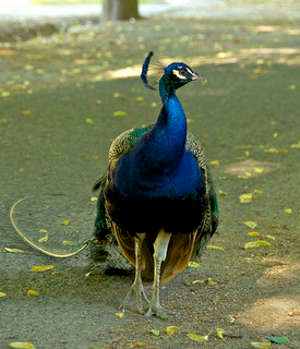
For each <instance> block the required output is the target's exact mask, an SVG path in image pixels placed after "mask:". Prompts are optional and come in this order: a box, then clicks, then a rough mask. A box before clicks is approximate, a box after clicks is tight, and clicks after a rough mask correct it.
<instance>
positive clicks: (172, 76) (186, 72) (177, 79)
mask: <svg viewBox="0 0 300 349" xmlns="http://www.w3.org/2000/svg"><path fill="white" fill-rule="evenodd" d="M164 75H165V77H166V78H167V80H168V82H169V83H170V84H171V85H172V86H173V87H174V88H175V89H177V88H179V87H181V86H183V85H185V84H187V83H188V82H191V81H194V80H198V79H199V78H201V77H200V75H199V74H197V73H196V72H194V71H193V70H192V69H191V68H190V67H189V66H188V65H187V64H185V63H180V62H175V63H171V64H169V65H168V66H167V67H166V68H165V69H164Z"/></svg>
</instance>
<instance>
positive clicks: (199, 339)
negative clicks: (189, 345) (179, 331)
mask: <svg viewBox="0 0 300 349" xmlns="http://www.w3.org/2000/svg"><path fill="white" fill-rule="evenodd" d="M187 336H188V337H189V338H190V339H191V340H192V341H195V342H198V343H203V342H207V341H208V335H206V336H200V335H199V334H197V333H194V332H190V333H188V334H187Z"/></svg>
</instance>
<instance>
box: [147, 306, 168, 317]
mask: <svg viewBox="0 0 300 349" xmlns="http://www.w3.org/2000/svg"><path fill="white" fill-rule="evenodd" d="M153 315H154V316H156V317H158V318H159V319H161V320H167V319H168V313H167V312H166V311H165V310H164V308H163V307H162V306H161V305H160V304H158V305H153V304H151V305H150V307H149V309H148V311H147V313H146V314H145V316H146V317H151V316H153Z"/></svg>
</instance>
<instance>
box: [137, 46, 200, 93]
mask: <svg viewBox="0 0 300 349" xmlns="http://www.w3.org/2000/svg"><path fill="white" fill-rule="evenodd" d="M152 56H153V52H152V51H151V52H149V54H148V55H147V57H146V58H145V61H144V64H143V67H142V73H141V79H142V80H143V82H144V84H145V86H146V87H148V88H150V89H152V90H154V89H155V88H153V87H152V86H151V85H149V83H148V77H147V73H148V69H149V65H150V60H151V58H152ZM163 71H164V75H163V78H164V79H165V81H166V82H167V84H168V85H169V87H171V88H174V89H175V90H176V89H178V88H179V87H182V86H184V85H185V84H187V83H189V82H191V81H194V80H198V79H199V80H201V81H202V82H206V79H205V78H204V77H202V76H201V75H199V74H197V73H196V72H194V71H193V70H192V69H191V68H190V67H189V66H188V65H187V64H185V63H182V62H175V63H171V64H169V65H168V66H167V67H164V68H163Z"/></svg>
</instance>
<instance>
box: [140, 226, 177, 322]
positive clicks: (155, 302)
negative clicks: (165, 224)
mask: <svg viewBox="0 0 300 349" xmlns="http://www.w3.org/2000/svg"><path fill="white" fill-rule="evenodd" d="M170 238H171V234H170V233H166V232H165V231H163V230H162V231H160V232H159V233H158V235H157V238H156V240H155V242H154V254H153V258H154V280H153V286H152V298H151V301H150V307H149V310H148V311H147V313H146V316H152V315H156V316H158V317H160V318H162V319H165V318H167V315H166V313H165V311H164V310H163V308H162V306H161V305H160V302H159V286H160V268H161V264H162V262H163V261H164V260H165V259H166V257H167V251H168V245H169V241H170Z"/></svg>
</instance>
